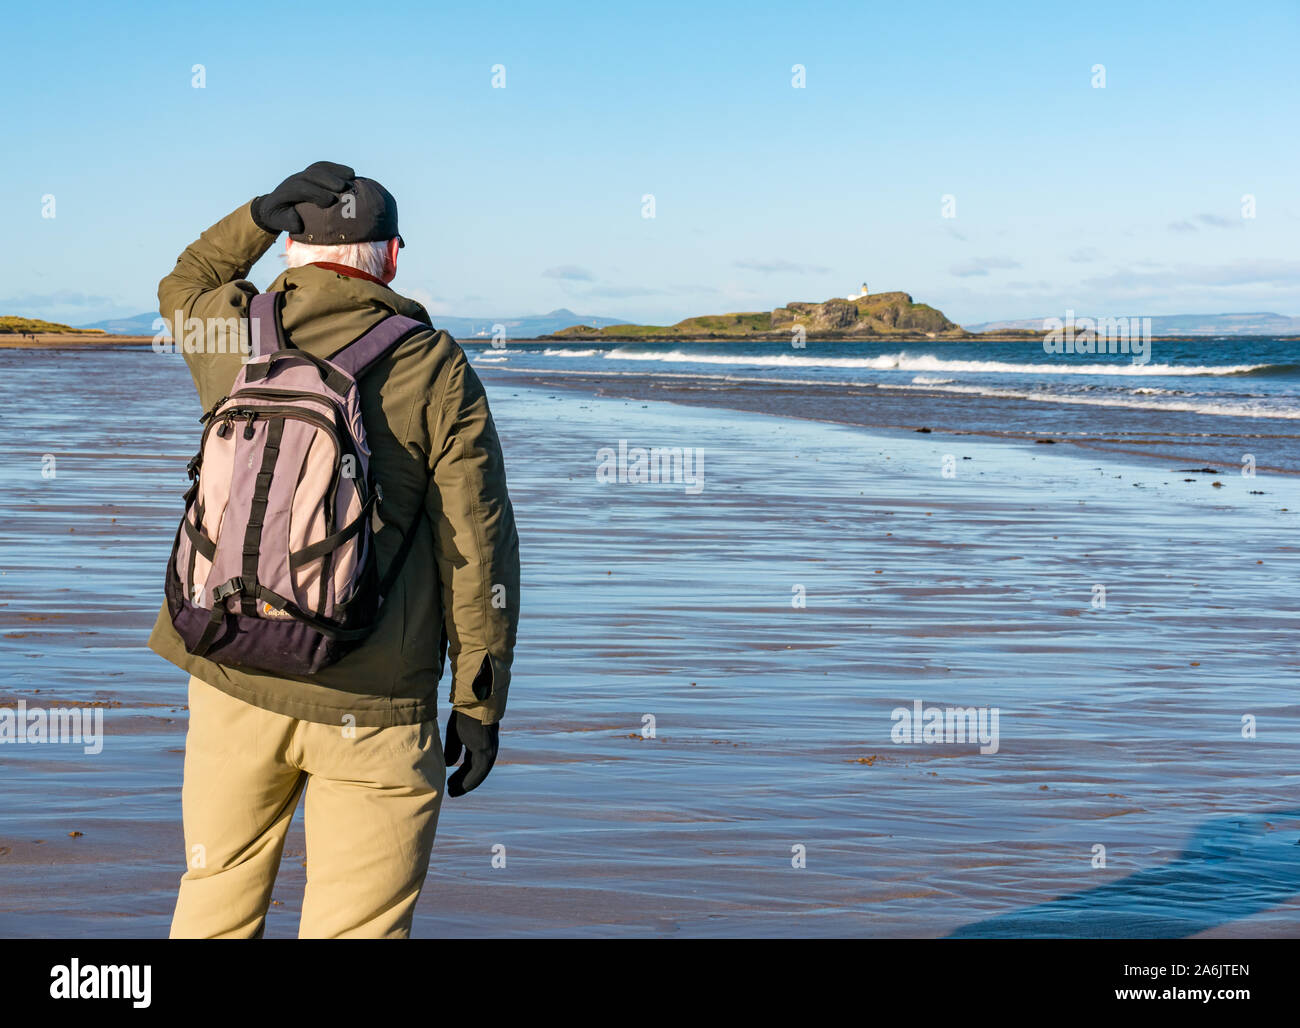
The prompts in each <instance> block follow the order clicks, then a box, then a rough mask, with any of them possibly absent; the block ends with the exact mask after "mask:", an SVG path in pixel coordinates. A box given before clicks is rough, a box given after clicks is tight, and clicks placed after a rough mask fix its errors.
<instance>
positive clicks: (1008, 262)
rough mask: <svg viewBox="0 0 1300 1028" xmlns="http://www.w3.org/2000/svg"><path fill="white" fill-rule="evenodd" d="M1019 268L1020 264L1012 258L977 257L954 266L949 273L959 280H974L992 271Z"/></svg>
mask: <svg viewBox="0 0 1300 1028" xmlns="http://www.w3.org/2000/svg"><path fill="white" fill-rule="evenodd" d="M1018 267H1020V262H1019V261H1013V260H1012V259H1011V258H1010V257H975V258H973V259H972V260H969V261H966V262H965V263H962V264H954V265H953V266H952V267H951V268H949V269H948V271H949V273H950V274H952V275H956V276H957V277H958V278H972V277H974V276H976V275H987V274H988V273H989V272H990V271H999V270H1003V269H1006V268H1018Z"/></svg>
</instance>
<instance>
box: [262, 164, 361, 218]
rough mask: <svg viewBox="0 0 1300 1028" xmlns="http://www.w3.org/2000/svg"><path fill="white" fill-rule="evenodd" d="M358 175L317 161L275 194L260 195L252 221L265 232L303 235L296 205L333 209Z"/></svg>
mask: <svg viewBox="0 0 1300 1028" xmlns="http://www.w3.org/2000/svg"><path fill="white" fill-rule="evenodd" d="M356 177H357V173H356V172H355V171H353V170H352V169H351V168H349V167H348V166H347V165H346V164H333V163H331V162H330V161H317V162H316V163H315V164H313V165H312V166H311V167H310V168H308V169H307V170H305V171H300V172H298V173H297V174H296V175H290V176H289V177H288V178H287V179H285V180H284V181H283V182H281V183H280V184H279V185H278V186H276V187H275V191H274V192H271V193H267V194H266V195H265V196H259V197H258V198H257V199H256V200H254V201H253V208H252V213H253V220H254V221H255V222H257V227H258V228H260V229H261V230H262V231H263V232H274V233H276V234H277V235H279V234H280V233H281V232H301V231H302V218H301V217H299V215H298V212H297V211H295V210H294V209H293V206H294V204H298V203H314V204H315V205H316V206H317V207H333V206H334V205H335V204H336V203H338V202H339V196H338V195H339V193H342V192H344V191H345V190H346V189H347V188H348V186H349V185H351V184H352V182H353V180H354V179H355V178H356Z"/></svg>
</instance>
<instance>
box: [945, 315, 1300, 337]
mask: <svg viewBox="0 0 1300 1028" xmlns="http://www.w3.org/2000/svg"><path fill="white" fill-rule="evenodd" d="M1056 316H1057V317H1060V315H1056ZM1085 316H1086V317H1094V316H1095V315H1078V314H1076V315H1075V317H1076V319H1077V318H1079V317H1085ZM1129 316H1130V315H1124V317H1129ZM1137 316H1138V317H1142V315H1137ZM1044 320H1045V319H1043V318H1022V319H1020V320H1019V321H986V322H984V323H983V324H980V325H967V326H965V327H966V328H967V329H968V330H969V331H971V332H1006V331H1016V330H1021V331H1023V330H1031V331H1036V332H1041V331H1042V330H1043V321H1044ZM1151 334H1152V335H1156V336H1180V335H1186V336H1283V335H1297V334H1300V318H1291V317H1288V316H1287V315H1285V314H1272V313H1250V314H1155V315H1151Z"/></svg>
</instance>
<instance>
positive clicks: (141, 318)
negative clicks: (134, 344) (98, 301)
mask: <svg viewBox="0 0 1300 1028" xmlns="http://www.w3.org/2000/svg"><path fill="white" fill-rule="evenodd" d="M156 317H158V314H157V313H156V312H153V311H151V312H150V313H148V314H136V315H133V316H132V317H129V318H110V319H108V320H107V321H94V322H91V323H90V324H89V325H81V326H79V327H78V328H77V330H76V331H78V332H94V331H99V332H109V333H111V334H112V335H115V336H151V335H155V334H156V333H155V332H154V327H153V321H154V318H156Z"/></svg>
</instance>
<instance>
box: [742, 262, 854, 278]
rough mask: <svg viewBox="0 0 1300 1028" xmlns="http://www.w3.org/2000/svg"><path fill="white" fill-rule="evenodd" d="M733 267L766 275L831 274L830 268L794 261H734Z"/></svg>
mask: <svg viewBox="0 0 1300 1028" xmlns="http://www.w3.org/2000/svg"><path fill="white" fill-rule="evenodd" d="M732 266H733V267H737V268H742V269H744V270H745V271H759V272H762V273H763V274H764V275H776V274H787V275H825V274H828V273H829V272H830V270H831V269H830V268H824V267H822V266H821V265H820V264H796V263H795V262H794V261H784V260H772V261H756V260H743V261H732Z"/></svg>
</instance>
